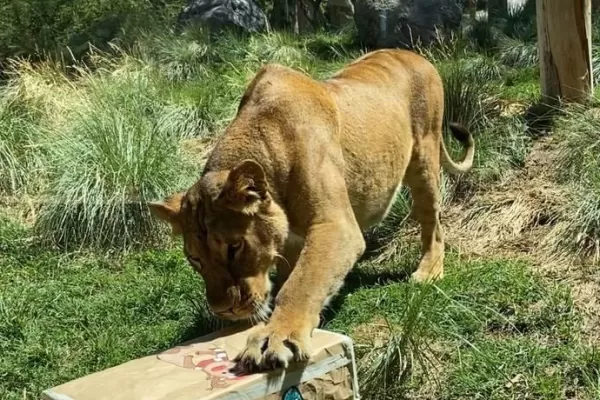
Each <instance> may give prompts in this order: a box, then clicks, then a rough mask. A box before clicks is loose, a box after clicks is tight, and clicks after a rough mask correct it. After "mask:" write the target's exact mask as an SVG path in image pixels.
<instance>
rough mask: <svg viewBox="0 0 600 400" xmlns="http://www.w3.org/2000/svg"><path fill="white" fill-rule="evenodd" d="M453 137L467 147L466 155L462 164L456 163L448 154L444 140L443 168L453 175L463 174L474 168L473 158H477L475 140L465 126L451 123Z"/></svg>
mask: <svg viewBox="0 0 600 400" xmlns="http://www.w3.org/2000/svg"><path fill="white" fill-rule="evenodd" d="M449 127H450V131H451V132H452V135H453V136H454V137H455V138H456V139H457V140H458V141H459V142H461V143H462V144H463V145H464V146H465V153H464V155H463V160H462V161H461V162H458V163H457V162H455V161H454V160H452V158H451V157H450V154H448V149H446V144H445V143H444V139H443V138H442V141H441V143H442V144H441V146H442V154H441V158H442V166H443V167H444V168H445V169H446V170H447V171H448V172H449V173H451V174H463V173H465V172H468V171H469V170H470V169H471V167H473V157H474V156H475V140H473V136H472V135H471V133H470V132H469V131H468V130H467V128H465V127H464V126H462V125H460V124H457V123H454V122H451V123H450V124H449Z"/></svg>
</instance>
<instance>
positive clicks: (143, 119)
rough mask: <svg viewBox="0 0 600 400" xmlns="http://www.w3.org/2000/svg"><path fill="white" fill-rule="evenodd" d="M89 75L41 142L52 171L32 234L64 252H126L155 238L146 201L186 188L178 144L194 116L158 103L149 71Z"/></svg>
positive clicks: (187, 176) (188, 173) (160, 96)
mask: <svg viewBox="0 0 600 400" xmlns="http://www.w3.org/2000/svg"><path fill="white" fill-rule="evenodd" d="M117 72H119V71H116V72H114V73H112V74H96V75H89V76H88V77H87V79H86V80H87V82H86V83H85V84H86V94H85V96H83V97H82V101H81V103H80V104H79V106H78V107H77V108H75V109H73V110H72V111H71V113H70V115H69V121H68V124H67V125H66V126H65V127H64V130H63V132H60V133H58V132H57V133H55V136H56V137H55V138H53V140H52V141H51V142H49V143H48V144H47V148H48V152H49V158H50V161H51V163H52V166H53V169H52V171H51V176H50V181H49V185H48V191H47V192H46V193H45V197H44V202H43V206H42V208H41V210H40V214H39V218H38V220H37V221H36V228H37V231H38V232H39V234H40V235H41V236H42V238H43V239H46V240H47V241H49V242H51V243H53V244H56V245H60V246H63V247H73V246H86V247H92V248H103V247H107V246H111V247H114V248H118V249H125V248H128V247H131V246H136V245H142V244H145V243H148V242H151V241H152V240H154V239H156V237H157V236H156V234H157V233H158V232H159V230H160V228H159V226H158V224H157V223H156V222H155V220H154V218H151V216H150V214H149V211H148V208H147V205H146V203H147V201H149V200H154V199H157V198H160V197H162V196H164V195H166V194H168V193H170V192H172V191H174V190H178V189H182V188H183V187H184V186H186V185H188V184H189V183H190V182H191V179H192V177H193V174H192V169H191V168H190V165H189V163H188V162H186V159H185V158H184V157H183V156H182V153H181V151H180V141H181V139H182V138H185V137H189V136H191V135H193V134H194V133H195V124H196V122H195V113H194V111H193V110H189V109H185V108H182V107H180V106H175V105H173V104H170V103H168V102H166V101H165V100H164V97H165V93H164V91H163V90H161V89H162V86H161V84H160V81H157V79H156V78H155V77H154V76H153V75H152V74H151V73H150V72H148V71H144V70H142V71H135V70H134V71H121V72H119V73H117Z"/></svg>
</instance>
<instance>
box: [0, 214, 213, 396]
mask: <svg viewBox="0 0 600 400" xmlns="http://www.w3.org/2000/svg"><path fill="white" fill-rule="evenodd" d="M27 238H28V232H27V231H25V230H24V228H23V227H21V226H19V225H16V224H14V223H11V222H9V221H7V220H6V219H4V218H3V219H1V220H0V243H1V246H2V251H1V255H0V265H1V268H2V274H1V278H0V288H1V289H0V293H1V294H0V354H1V356H0V398H2V399H17V398H19V399H22V398H23V394H26V396H25V398H32V399H33V398H39V393H40V391H41V390H42V389H44V388H45V387H48V386H51V385H55V384H57V383H59V382H63V381H65V380H67V379H72V378H74V377H77V376H80V375H82V374H87V373H90V372H92V371H95V370H99V369H103V368H107V367H109V366H111V365H115V364H118V363H122V362H125V361H128V360H129V359H131V358H133V357H137V356H140V355H143V354H149V353H151V352H153V351H158V350H161V349H165V348H168V347H169V346H172V345H174V344H175V343H178V342H179V341H181V340H184V339H186V338H191V337H194V336H196V335H198V334H202V333H205V332H207V331H208V330H212V329H213V328H214V327H215V326H214V324H213V322H211V320H210V319H207V318H206V315H207V314H204V309H203V308H202V304H203V303H202V301H200V299H203V298H204V289H203V287H202V284H201V280H200V279H198V277H197V276H196V275H195V274H194V273H193V272H192V270H191V268H189V266H188V265H187V262H186V261H185V260H184V258H183V256H182V254H181V252H180V251H148V252H144V253H137V254H132V255H130V256H128V257H125V258H121V259H114V258H102V257H92V256H91V255H86V254H79V255H76V254H73V255H65V254H62V253H59V252H53V251H50V250H46V249H43V248H39V247H37V246H36V245H35V243H36V242H35V241H31V240H28V239H27ZM177 250H179V249H177Z"/></svg>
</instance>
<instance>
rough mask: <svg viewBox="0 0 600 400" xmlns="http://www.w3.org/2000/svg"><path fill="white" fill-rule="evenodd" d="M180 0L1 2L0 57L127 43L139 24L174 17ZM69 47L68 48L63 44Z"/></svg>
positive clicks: (74, 51)
mask: <svg viewBox="0 0 600 400" xmlns="http://www.w3.org/2000/svg"><path fill="white" fill-rule="evenodd" d="M183 4H184V2H183V1H181V0H167V1H157V0H124V1H118V2H115V1H110V0H100V1H98V0H95V1H89V0H82V1H70V0H27V1H9V2H3V4H2V5H0V26H2V30H0V59H1V58H4V57H20V56H24V57H28V56H36V57H39V56H42V57H43V56H45V55H48V54H57V53H58V54H60V53H63V55H65V56H67V57H70V55H71V54H73V55H75V56H76V58H78V57H79V56H81V55H83V53H85V51H87V49H88V48H89V43H91V44H93V45H95V46H97V47H104V46H105V45H106V44H107V43H108V42H109V41H111V40H113V39H115V38H117V37H121V38H123V39H125V40H127V41H131V40H132V38H131V36H132V35H134V32H135V31H136V30H138V28H139V27H140V26H145V27H151V26H153V25H156V24H160V23H164V21H170V20H173V18H174V16H175V13H176V12H177V11H178V10H179V9H180V8H181V7H182V6H183ZM67 46H68V47H69V48H70V51H67V50H66V47H67Z"/></svg>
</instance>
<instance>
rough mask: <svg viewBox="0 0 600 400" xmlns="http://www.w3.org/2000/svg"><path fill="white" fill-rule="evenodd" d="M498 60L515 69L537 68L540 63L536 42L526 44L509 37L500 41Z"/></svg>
mask: <svg viewBox="0 0 600 400" xmlns="http://www.w3.org/2000/svg"><path fill="white" fill-rule="evenodd" d="M498 58H499V60H500V62H501V63H502V64H504V65H507V66H509V67H513V68H535V67H537V66H538V65H539V62H540V58H539V54H538V48H537V44H536V43H535V42H524V41H521V40H519V39H513V38H509V37H506V38H503V39H502V40H500V42H499V45H498Z"/></svg>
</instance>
